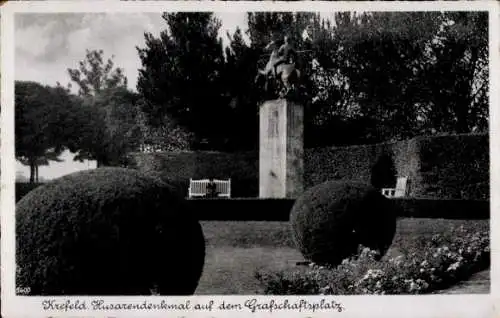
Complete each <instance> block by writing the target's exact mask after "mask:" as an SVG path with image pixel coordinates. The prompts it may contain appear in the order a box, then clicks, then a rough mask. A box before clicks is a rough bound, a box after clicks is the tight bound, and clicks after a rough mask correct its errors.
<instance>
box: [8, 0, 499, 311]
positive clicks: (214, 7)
mask: <svg viewBox="0 0 500 318" xmlns="http://www.w3.org/2000/svg"><path fill="white" fill-rule="evenodd" d="M1 10H2V12H1V19H0V20H1V32H2V33H1V39H0V40H1V69H2V77H1V89H2V91H1V92H2V94H1V105H2V106H3V107H2V112H1V127H2V129H1V140H2V143H1V151H2V158H1V175H0V178H1V185H2V191H1V193H0V200H1V211H2V212H1V231H2V233H3V237H2V240H1V253H2V254H1V256H2V257H1V259H2V268H1V281H2V305H3V306H2V307H3V308H2V314H3V315H4V316H5V317H9V318H10V317H21V316H22V317H40V316H54V317H56V316H57V317H61V316H63V317H68V316H79V317H81V316H92V317H110V316H114V317H137V316H145V317H146V316H147V317H165V316H166V315H167V316H169V317H170V316H172V317H187V316H189V317H226V316H227V317H230V316H234V315H235V314H238V316H241V317H243V316H254V315H258V316H262V317H267V316H283V317H285V316H286V317H290V318H291V317H310V316H314V317H331V316H332V315H334V314H336V313H338V314H343V315H347V316H349V317H358V316H369V317H388V316H395V317H400V316H405V317H471V316H474V317H491V316H493V315H495V316H498V314H499V313H500V311H499V310H498V307H496V306H495V304H500V297H499V296H500V295H499V294H500V286H499V282H500V269H499V268H498V264H499V261H500V256H499V253H498V252H499V251H500V237H499V235H500V231H499V230H498V229H499V228H500V219H499V218H498V217H496V216H495V214H496V213H497V211H498V210H499V208H500V202H499V197H498V196H497V195H495V193H496V192H498V191H495V189H499V188H500V183H499V182H500V180H499V176H500V163H498V160H495V159H497V158H498V157H499V155H500V152H499V151H500V140H499V137H498V134H497V133H498V131H499V130H498V128H499V113H498V112H499V110H498V107H493V106H491V105H500V99H499V96H498V88H499V80H500V79H499V76H498V73H496V72H495V71H497V70H499V69H500V62H499V49H500V45H499V32H498V31H499V30H498V28H499V11H498V3H496V2H495V1H474V2H470V1H461V2H454V1H447V2H441V1H440V2H425V3H424V2H316V1H313V2H309V1H302V2H290V3H287V2H266V1H262V2H247V1H242V2H205V1H203V2H199V1H192V2H191V1H190V2H184V1H173V2H170V1H131V2H129V1H125V2H118V1H117V2H115V1H102V2H90V3H89V2H83V1H82V2H81V1H33V2H9V3H7V4H5V5H4V6H3V7H2V9H1ZM457 10H467V11H486V10H488V11H490V22H489V27H490V167H491V199H490V200H491V201H490V202H491V222H490V226H491V259H492V266H491V282H492V283H491V292H490V294H489V295H439V296H438V295H426V296H308V297H305V296H302V297H301V296H289V297H283V296H280V297H274V296H192V297H21V296H16V295H15V281H14V273H15V270H14V268H15V257H14V255H15V254H14V250H15V240H14V235H15V233H14V232H15V231H14V229H15V227H14V224H15V215H14V214H15V213H14V211H15V202H14V180H15V168H14V167H15V159H14V63H13V61H14V58H15V54H14V23H13V20H14V18H13V15H14V13H16V12H47V13H49V12H108V13H110V12H122V13H126V12H129V13H134V12H139V11H141V12H161V11H214V12H235V11H317V12H325V11H457ZM49 299H57V300H59V301H66V300H69V301H70V302H73V303H74V302H76V301H77V300H78V301H81V302H83V301H86V302H88V304H90V303H91V301H92V300H101V299H102V300H105V301H108V302H115V303H123V302H127V303H131V302H135V303H143V302H145V301H146V302H150V303H160V302H161V301H164V302H165V301H166V302H169V303H179V304H180V303H183V302H185V301H186V300H189V301H190V302H191V304H195V303H200V304H206V303H209V302H210V301H211V300H213V301H214V302H215V305H216V304H220V303H222V302H223V301H225V302H231V303H241V304H244V303H245V301H247V300H251V299H256V301H257V302H259V303H263V304H265V303H269V302H270V301H272V300H274V301H276V302H283V301H285V299H287V300H288V301H290V302H300V300H301V299H305V300H306V301H310V302H321V300H322V299H323V300H324V301H325V302H331V301H336V302H338V303H340V304H342V306H344V307H345V310H343V311H342V312H334V311H316V312H315V313H313V312H310V311H301V312H299V311H279V312H277V311H274V312H269V311H266V310H261V311H257V312H255V313H252V312H251V310H250V308H247V307H244V308H246V309H243V310H241V311H218V310H216V311H212V312H208V311H198V312H196V311H190V312H183V311H179V312H166V311H163V312H162V311H144V310H143V311H140V312H137V311H115V312H103V311H92V310H87V311H78V310H75V311H50V310H49V311H42V302H43V301H46V300H49ZM89 307H90V306H89Z"/></svg>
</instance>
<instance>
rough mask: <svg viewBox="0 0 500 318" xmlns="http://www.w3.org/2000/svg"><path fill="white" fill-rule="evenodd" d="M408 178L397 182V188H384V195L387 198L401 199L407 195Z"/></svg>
mask: <svg viewBox="0 0 500 318" xmlns="http://www.w3.org/2000/svg"><path fill="white" fill-rule="evenodd" d="M407 185H408V177H400V178H398V180H397V182H396V188H383V189H382V194H383V195H384V196H386V197H387V198H400V197H404V196H406V194H407V192H408V191H407Z"/></svg>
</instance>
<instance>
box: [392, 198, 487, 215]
mask: <svg viewBox="0 0 500 318" xmlns="http://www.w3.org/2000/svg"><path fill="white" fill-rule="evenodd" d="M393 200H394V201H395V202H396V204H397V206H398V207H399V209H398V210H399V211H398V212H399V213H398V215H399V216H400V217H413V218H436V219H437V218H439V219H467V220H484V219H489V218H490V201H486V200H455V199H424V198H418V199H416V198H398V199H393Z"/></svg>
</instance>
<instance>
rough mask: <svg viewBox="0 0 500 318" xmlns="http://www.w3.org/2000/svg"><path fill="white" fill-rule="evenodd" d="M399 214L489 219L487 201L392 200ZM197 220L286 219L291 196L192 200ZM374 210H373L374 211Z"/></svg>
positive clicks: (292, 201) (399, 215)
mask: <svg viewBox="0 0 500 318" xmlns="http://www.w3.org/2000/svg"><path fill="white" fill-rule="evenodd" d="M393 200H394V202H395V203H396V205H397V207H398V208H397V212H398V217H406V218H433V219H466V220H483V219H489V218H490V203H489V201H479V200H449V199H441V200H439V199H437V200H436V199H405V198H401V199H399V198H398V199H393ZM188 202H189V204H190V205H191V207H192V208H193V209H194V211H195V212H196V214H197V216H198V218H199V219H200V220H205V221H212V220H213V221H215V220H225V221H288V220H289V216H290V211H291V208H292V206H293V204H294V203H295V200H294V199H253V198H235V199H191V200H188ZM373 213H376V211H374V212H373Z"/></svg>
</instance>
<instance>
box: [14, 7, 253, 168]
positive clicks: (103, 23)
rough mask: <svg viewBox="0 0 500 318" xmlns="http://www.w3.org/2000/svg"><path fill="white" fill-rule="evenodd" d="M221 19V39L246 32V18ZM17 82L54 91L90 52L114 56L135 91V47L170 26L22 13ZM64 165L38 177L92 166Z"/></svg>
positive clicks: (143, 19) (129, 17)
mask: <svg viewBox="0 0 500 318" xmlns="http://www.w3.org/2000/svg"><path fill="white" fill-rule="evenodd" d="M216 15H217V17H218V18H219V19H221V22H222V28H221V34H220V35H221V36H222V38H223V39H225V36H224V35H225V34H226V31H230V32H233V31H234V30H235V29H236V27H237V26H240V27H241V28H242V29H243V30H245V29H246V19H245V16H246V14H245V13H244V12H238V13H216ZM15 26H16V27H15V37H14V38H15V79H16V80H29V81H36V82H39V83H42V84H47V85H55V84H56V83H57V82H58V81H59V82H60V83H61V84H63V85H66V84H67V83H68V82H69V77H68V74H67V68H76V67H77V66H78V62H79V61H80V60H82V59H83V58H84V57H85V50H86V49H102V50H104V54H105V57H106V58H107V57H111V56H112V55H114V62H115V65H116V66H118V67H121V68H123V69H124V71H125V75H126V76H127V78H128V83H129V88H130V89H133V90H135V86H136V83H137V75H138V72H137V70H138V69H139V68H140V67H141V64H140V60H139V57H138V55H137V51H136V46H139V47H144V32H151V33H152V34H153V35H155V36H158V35H159V34H160V31H162V30H163V29H165V26H166V23H165V22H164V20H163V19H162V18H161V14H160V13H158V14H156V13H154V14H153V13H133V14H131V13H113V14H101V13H99V14H97V13H85V14H82V13H77V14H75V13H57V14H53V13H50V14H48V13H45V14H40V13H36V14H35V13H24V14H19V15H17V16H16V18H15ZM63 159H64V160H65V162H64V163H57V164H56V163H54V164H51V165H50V166H48V167H40V172H39V173H40V176H41V177H44V178H55V177H59V176H62V175H65V174H67V173H70V172H74V171H77V170H81V169H86V168H89V167H93V164H92V163H91V164H90V165H89V163H83V164H79V163H74V162H72V156H71V155H70V154H65V155H64V156H63ZM17 171H18V173H22V174H24V175H25V176H29V168H28V167H25V166H23V165H21V164H19V163H18V166H17Z"/></svg>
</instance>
